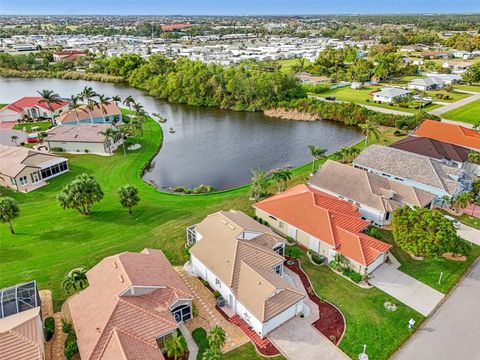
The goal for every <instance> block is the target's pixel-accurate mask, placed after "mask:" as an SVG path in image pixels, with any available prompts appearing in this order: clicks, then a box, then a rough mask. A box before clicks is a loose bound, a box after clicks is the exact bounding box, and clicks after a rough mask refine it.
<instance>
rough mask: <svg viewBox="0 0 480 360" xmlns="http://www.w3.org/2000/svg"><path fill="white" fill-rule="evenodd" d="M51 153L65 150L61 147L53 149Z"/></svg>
mask: <svg viewBox="0 0 480 360" xmlns="http://www.w3.org/2000/svg"><path fill="white" fill-rule="evenodd" d="M50 151H53V152H64V151H65V150H64V149H63V148H61V147H52V148H50Z"/></svg>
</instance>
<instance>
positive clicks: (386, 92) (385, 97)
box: [373, 88, 410, 103]
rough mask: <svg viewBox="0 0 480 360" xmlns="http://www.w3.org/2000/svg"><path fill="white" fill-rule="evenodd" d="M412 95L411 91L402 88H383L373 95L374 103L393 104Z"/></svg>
mask: <svg viewBox="0 0 480 360" xmlns="http://www.w3.org/2000/svg"><path fill="white" fill-rule="evenodd" d="M408 94H410V91H407V90H404V89H400V88H383V89H381V90H380V91H377V92H376V93H374V94H373V101H380V102H385V103H393V102H395V101H398V100H400V99H402V98H404V97H406V96H407V95H408Z"/></svg>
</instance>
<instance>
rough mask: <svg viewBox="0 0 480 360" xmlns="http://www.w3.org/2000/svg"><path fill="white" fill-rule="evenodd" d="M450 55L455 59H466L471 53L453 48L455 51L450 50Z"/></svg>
mask: <svg viewBox="0 0 480 360" xmlns="http://www.w3.org/2000/svg"><path fill="white" fill-rule="evenodd" d="M452 56H453V57H454V58H457V59H465V60H466V59H470V58H471V57H472V53H471V52H470V51H463V50H455V51H452Z"/></svg>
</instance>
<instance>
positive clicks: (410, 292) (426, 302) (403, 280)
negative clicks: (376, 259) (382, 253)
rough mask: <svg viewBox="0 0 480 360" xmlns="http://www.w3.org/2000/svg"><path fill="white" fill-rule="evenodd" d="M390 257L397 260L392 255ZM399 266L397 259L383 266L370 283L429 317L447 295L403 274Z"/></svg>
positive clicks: (374, 274) (375, 272)
mask: <svg viewBox="0 0 480 360" xmlns="http://www.w3.org/2000/svg"><path fill="white" fill-rule="evenodd" d="M389 257H390V259H392V258H393V259H395V258H394V257H393V256H392V255H389ZM399 265H400V264H399V263H398V261H397V260H396V259H395V260H392V264H383V265H381V266H380V267H379V268H377V269H376V270H375V271H374V272H373V273H372V274H373V276H372V278H371V279H370V283H371V284H372V285H374V286H375V287H377V288H379V289H380V290H382V291H384V292H386V293H387V294H389V295H391V296H393V297H394V298H395V299H397V300H398V301H401V302H402V303H404V304H406V305H408V306H410V307H411V308H412V309H414V310H416V311H418V312H419V313H420V314H422V315H423V316H428V315H429V314H430V313H431V312H432V310H433V309H435V307H436V306H437V305H438V304H439V303H440V301H442V299H443V297H444V296H445V295H444V294H442V293H441V292H439V291H437V290H435V289H433V288H431V287H430V286H427V285H425V284H424V283H422V282H420V281H418V280H416V279H414V278H413V277H411V276H408V275H407V274H405V273H403V272H401V271H400V270H398V267H399Z"/></svg>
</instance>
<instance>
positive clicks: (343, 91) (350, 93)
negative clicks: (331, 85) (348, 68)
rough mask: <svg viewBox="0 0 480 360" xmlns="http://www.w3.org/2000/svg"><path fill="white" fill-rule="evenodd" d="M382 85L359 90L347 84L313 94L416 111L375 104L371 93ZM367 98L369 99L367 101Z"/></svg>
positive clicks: (394, 107)
mask: <svg viewBox="0 0 480 360" xmlns="http://www.w3.org/2000/svg"><path fill="white" fill-rule="evenodd" d="M382 87H383V86H366V87H365V88H363V89H360V90H354V89H351V88H350V87H349V86H345V87H343V88H338V89H333V90H330V91H327V92H324V93H322V94H321V95H315V96H321V97H325V96H335V97H336V99H337V100H341V101H348V102H353V103H356V104H363V105H369V106H375V107H381V108H385V109H391V110H397V111H403V112H408V113H414V112H415V111H418V110H417V109H407V108H402V107H400V106H398V105H393V106H390V105H388V104H386V103H385V104H384V103H382V104H378V103H377V104H375V103H374V102H373V95H371V93H372V92H373V91H377V90H380V89H381V88H382ZM367 100H369V101H367ZM436 107H439V105H436V104H432V105H428V106H426V107H424V108H423V109H424V110H433V109H435V108H436Z"/></svg>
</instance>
